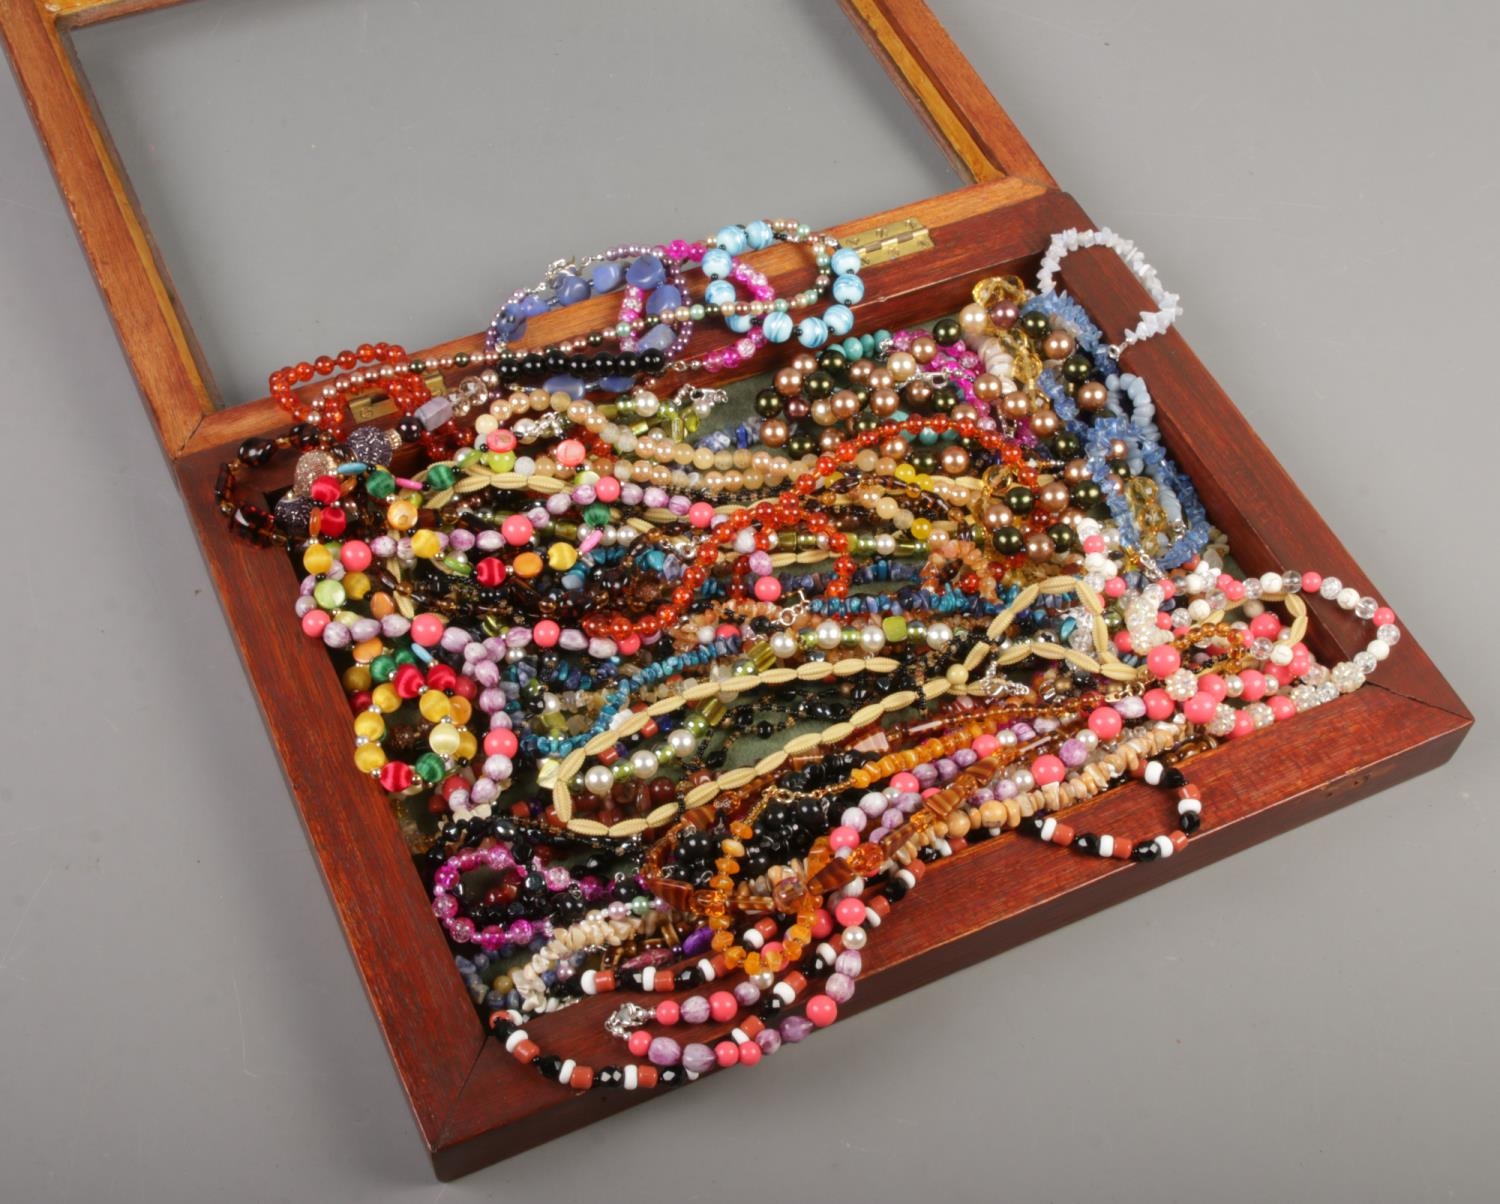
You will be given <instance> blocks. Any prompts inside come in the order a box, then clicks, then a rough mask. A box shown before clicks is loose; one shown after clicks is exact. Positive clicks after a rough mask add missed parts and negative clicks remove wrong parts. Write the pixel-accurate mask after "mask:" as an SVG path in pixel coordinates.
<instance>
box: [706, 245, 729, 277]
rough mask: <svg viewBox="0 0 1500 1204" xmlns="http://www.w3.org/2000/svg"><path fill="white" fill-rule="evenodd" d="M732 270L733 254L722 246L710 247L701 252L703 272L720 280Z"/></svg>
mask: <svg viewBox="0 0 1500 1204" xmlns="http://www.w3.org/2000/svg"><path fill="white" fill-rule="evenodd" d="M732 271H734V256H733V255H731V254H730V253H729V252H728V251H726V250H725V249H724V248H723V247H712V248H710V249H709V250H707V251H705V252H704V253H703V274H704V275H705V276H709V277H712V278H713V279H715V280H722V279H723V278H724V277H725V276H727V275H729V273H730V272H732Z"/></svg>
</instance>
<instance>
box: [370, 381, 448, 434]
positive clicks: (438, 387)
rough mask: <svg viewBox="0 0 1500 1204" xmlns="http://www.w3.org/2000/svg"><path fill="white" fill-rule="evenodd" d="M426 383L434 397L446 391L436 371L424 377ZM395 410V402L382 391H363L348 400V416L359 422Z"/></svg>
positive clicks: (380, 416)
mask: <svg viewBox="0 0 1500 1204" xmlns="http://www.w3.org/2000/svg"><path fill="white" fill-rule="evenodd" d="M426 384H427V389H428V392H430V393H431V394H432V395H433V396H434V397H436V396H437V395H438V394H439V393H443V392H446V391H447V388H448V386H447V384H446V383H445V382H444V380H443V378H442V377H441V376H440V375H438V374H437V373H436V372H434V373H431V374H430V375H429V376H428V377H427V378H426ZM395 412H396V406H395V403H394V402H392V401H391V399H390V398H389V397H387V396H386V395H385V394H384V393H364V394H361V395H360V396H359V397H354V398H351V399H350V401H349V417H351V418H352V419H354V421H355V422H356V423H360V424H363V423H366V422H374V421H375V420H376V419H377V418H384V417H385V416H386V415H387V414H394V413H395Z"/></svg>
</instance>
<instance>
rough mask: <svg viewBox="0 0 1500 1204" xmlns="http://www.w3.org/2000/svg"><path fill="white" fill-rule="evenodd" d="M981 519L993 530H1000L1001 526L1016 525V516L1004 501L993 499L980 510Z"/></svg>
mask: <svg viewBox="0 0 1500 1204" xmlns="http://www.w3.org/2000/svg"><path fill="white" fill-rule="evenodd" d="M979 521H980V522H982V523H983V524H984V525H985V526H986V527H988V528H989V529H990V530H991V531H998V530H999V529H1000V528H1001V527H1011V526H1014V525H1015V522H1016V516H1015V514H1014V512H1013V511H1012V510H1011V508H1010V507H1009V506H1007V505H1006V504H1005V503H1004V502H996V501H991V502H987V503H986V504H985V507H984V509H983V510H981V511H980V512H979Z"/></svg>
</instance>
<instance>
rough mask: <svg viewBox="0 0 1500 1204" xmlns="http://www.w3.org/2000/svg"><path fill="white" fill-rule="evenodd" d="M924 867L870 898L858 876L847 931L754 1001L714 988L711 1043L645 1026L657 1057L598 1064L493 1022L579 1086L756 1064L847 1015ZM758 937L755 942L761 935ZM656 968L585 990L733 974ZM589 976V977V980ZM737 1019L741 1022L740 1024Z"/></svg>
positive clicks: (499, 1017) (671, 1008)
mask: <svg viewBox="0 0 1500 1204" xmlns="http://www.w3.org/2000/svg"><path fill="white" fill-rule="evenodd" d="M957 847H962V843H961V842H959V844H958V846H957ZM957 847H953V846H949V845H948V844H947V842H937V843H936V844H934V846H933V853H934V855H942V849H943V848H947V850H948V852H950V853H951V852H956V851H957ZM925 870H926V866H925V865H924V864H923V863H922V861H921V860H919V859H917V858H913V859H912V860H911V862H910V863H909V864H908V865H905V866H901V867H899V868H897V869H896V870H895V871H894V872H893V873H892V874H891V875H890V880H889V882H888V883H887V884H886V885H885V887H884V888H883V890H882V891H881V892H880V893H877V894H875V895H874V896H873V897H871V898H869V899H862V898H860V893H859V892H861V891H863V890H864V889H865V884H864V882H863V881H862V880H860V879H855V880H854V881H853V882H850V883H849V884H848V885H846V886H845V887H844V888H843V891H844V892H853V893H849V894H844V895H843V897H842V898H840V899H839V900H838V902H837V904H836V905H835V911H836V912H837V911H842V916H841V919H848V920H850V921H856V920H857V922H851V923H848V924H846V925H845V927H844V929H843V931H842V932H838V933H831V934H830V935H829V937H828V939H826V940H824V941H821V942H820V943H819V944H818V946H817V947H816V949H815V951H814V955H813V958H812V961H811V963H810V964H809V966H808V967H807V970H808V974H803V973H802V972H801V971H799V970H797V969H790V970H787V971H786V972H784V973H783V974H782V975H781V977H780V978H779V979H778V980H776V981H774V982H772V983H770V984H769V989H767V990H764V991H762V990H761V988H760V987H758V986H757V987H756V988H755V989H756V991H757V993H758V997H757V998H755V999H754V1000H750V999H749V996H748V992H745V993H744V995H745V997H744V998H741V997H739V995H737V994H735V993H730V992H715V993H714V995H713V996H711V997H709V998H708V999H706V1000H703V1001H702V1002H703V1003H704V1004H705V1005H706V1006H707V1007H708V1016H707V1017H706V1018H705V1020H706V1021H711V1022H714V1023H718V1024H721V1025H728V1026H729V1027H727V1028H721V1029H720V1030H719V1033H718V1035H717V1036H716V1037H715V1038H714V1039H712V1040H711V1041H705V1042H701V1043H693V1044H690V1045H689V1046H687V1047H686V1049H684V1048H683V1047H682V1046H681V1045H680V1044H679V1043H678V1042H677V1041H676V1040H675V1039H673V1038H671V1037H664V1036H656V1037H652V1036H650V1034H649V1033H647V1032H646V1031H645V1030H642V1029H637V1030H636V1031H634V1032H631V1033H630V1034H629V1035H628V1037H626V1041H627V1047H628V1048H629V1049H630V1051H631V1053H632V1054H633V1055H634V1056H636V1057H642V1056H645V1057H646V1058H648V1061H646V1062H631V1063H626V1064H624V1065H621V1066H614V1065H610V1066H605V1067H601V1068H599V1069H598V1070H595V1069H594V1068H593V1067H591V1066H585V1065H581V1064H579V1063H578V1062H577V1061H576V1060H574V1059H571V1058H561V1057H559V1056H557V1055H555V1054H544V1053H543V1052H542V1050H541V1048H540V1047H539V1046H538V1045H537V1044H536V1042H534V1041H533V1040H531V1037H530V1035H529V1034H528V1033H527V1031H526V1030H525V1029H524V1028H523V1027H521V1025H522V1022H523V1020H524V1017H522V1016H521V1014H520V1013H519V1012H512V1011H505V1010H497V1011H495V1012H492V1013H491V1015H490V1020H489V1023H490V1029H491V1031H492V1032H493V1033H494V1034H495V1036H496V1038H497V1039H499V1040H500V1041H502V1042H503V1043H504V1045H505V1049H506V1052H507V1053H509V1054H510V1055H511V1056H512V1057H513V1058H515V1059H516V1060H517V1061H519V1062H524V1063H527V1064H530V1065H533V1066H535V1067H536V1068H537V1070H538V1072H539V1073H540V1074H541V1075H542V1076H543V1077H544V1078H547V1079H550V1080H552V1081H554V1082H560V1083H563V1084H565V1085H566V1086H568V1087H570V1088H572V1089H573V1090H575V1091H582V1090H587V1089H590V1088H595V1087H620V1088H623V1089H625V1090H627V1091H634V1090H643V1089H650V1088H655V1087H673V1086H680V1085H681V1084H683V1083H687V1082H691V1081H693V1080H694V1079H697V1078H698V1077H700V1076H701V1075H702V1074H704V1073H706V1072H707V1071H709V1070H713V1069H721V1070H722V1069H728V1068H730V1067H733V1066H753V1065H755V1064H756V1063H758V1062H759V1061H760V1060H761V1059H762V1058H763V1057H765V1056H766V1055H768V1054H772V1053H775V1052H776V1051H777V1050H779V1049H780V1048H781V1046H782V1045H783V1044H784V1043H791V1044H796V1043H798V1042H800V1041H802V1040H804V1039H805V1038H806V1037H807V1036H808V1035H809V1034H810V1033H812V1032H813V1031H814V1030H815V1029H819V1028H826V1027H827V1026H828V1025H830V1024H832V1023H833V1022H834V1021H835V1020H836V1019H837V1018H838V1012H839V1006H840V1004H841V1003H846V1002H847V1001H848V1000H849V999H850V998H852V996H853V994H854V987H855V980H856V979H857V978H858V976H859V975H860V973H861V972H862V971H863V968H864V959H863V954H862V952H861V951H862V950H863V948H864V946H865V943H866V941H867V940H868V935H869V930H870V929H873V928H876V927H878V926H879V925H880V924H881V922H882V921H883V920H884V919H885V917H886V916H888V915H889V914H890V909H891V904H892V902H893V901H894V900H899V899H901V898H903V897H905V895H907V894H908V893H909V892H910V891H911V890H913V889H914V888H915V887H916V886H917V884H918V883H919V882H920V881H921V879H922V877H923V875H924V872H925ZM841 893H842V892H841ZM751 931H752V932H755V933H756V934H757V935H759V936H761V938H762V940H763V941H764V940H765V939H767V936H768V933H769V934H770V935H774V934H775V933H776V931H777V929H776V925H775V922H774V921H769V920H765V921H760V922H758V923H757V924H756V925H754V926H753V927H752V929H751ZM751 943H752V944H753V943H754V938H753V937H752V938H751ZM654 970H655V968H654V967H646V968H645V969H644V970H639V971H624V972H620V973H615V972H598V973H596V974H595V975H594V977H593V978H592V979H591V980H590V981H589V986H588V988H585V989H586V990H589V989H590V988H591V990H590V993H601V992H602V991H607V990H615V989H621V988H624V989H635V990H647V989H655V990H673V989H675V988H676V987H679V986H683V985H686V984H688V983H696V982H698V981H702V982H711V981H715V980H716V979H718V978H719V977H722V976H723V975H724V974H725V973H726V970H725V968H724V967H723V962H722V957H714V958H706V959H702V960H701V961H700V962H698V963H696V964H695V965H693V966H690V967H688V968H687V970H685V971H679V972H677V973H675V974H670V973H669V974H666V975H661V974H660V973H659V972H654V973H648V972H647V971H654ZM809 975H811V979H812V980H815V979H817V978H819V977H822V976H826V979H825V981H824V989H823V991H821V992H818V993H816V994H813V995H809V996H807V997H806V1000H805V1002H804V1004H803V1007H802V1013H801V1014H800V1015H799V1014H791V1015H784V1016H782V1018H781V1019H780V1020H779V1021H778V1022H777V1023H776V1024H775V1025H774V1026H773V1025H770V1024H768V1021H769V1020H771V1019H773V1018H774V1017H776V1016H778V1015H781V1014H782V1013H784V1012H786V1010H787V1009H788V1008H790V1007H791V1006H793V1005H794V1004H795V1003H796V1001H797V1000H798V998H799V997H802V996H803V994H804V993H805V992H806V990H807V989H808V986H809V982H810V981H811V980H810V979H809ZM582 978H583V976H582V975H580V979H582ZM648 984H649V985H648ZM745 985H746V983H744V982H742V983H741V984H740V987H741V988H743V987H744V986H745ZM752 985H753V984H752ZM698 998H700V999H701V997H698ZM757 1005H758V1008H757V1010H758V1012H759V1014H757V1015H750V1016H746V1017H744V1018H743V1019H739V1012H740V1010H741V1009H742V1008H748V1007H756V1006H757ZM684 1006H689V1007H690V1013H689V1015H690V1016H694V1015H697V1014H698V1011H697V1008H696V1006H695V1005H694V1003H693V1000H691V999H690V1000H688V1001H685V1002H684V1004H678V1003H677V1002H676V1001H674V1000H662V1001H661V1002H660V1003H658V1004H657V1005H656V1007H655V1008H654V1009H652V1010H651V1011H650V1012H649V1013H647V1015H648V1017H649V1018H650V1019H653V1020H655V1021H657V1022H658V1023H660V1024H663V1025H664V1026H667V1027H670V1026H672V1025H675V1024H677V1023H681V1022H683V1020H684V1017H683V1012H682V1009H683V1007H684ZM642 1011H644V1009H642ZM736 1020H738V1023H734V1021H736ZM688 1022H690V1023H691V1022H692V1021H691V1020H689V1021H688ZM611 1031H612V1032H615V1033H616V1034H617V1035H620V1036H625V1031H624V1027H623V1026H622V1027H615V1028H612V1029H611Z"/></svg>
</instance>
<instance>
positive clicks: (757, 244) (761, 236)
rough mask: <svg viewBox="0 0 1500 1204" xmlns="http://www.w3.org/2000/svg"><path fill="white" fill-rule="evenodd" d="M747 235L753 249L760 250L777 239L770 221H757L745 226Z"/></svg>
mask: <svg viewBox="0 0 1500 1204" xmlns="http://www.w3.org/2000/svg"><path fill="white" fill-rule="evenodd" d="M745 237H746V238H747V239H749V241H750V248H751V250H754V251H759V250H762V249H763V248H765V247H769V246H770V245H771V244H772V243H773V242H775V241H776V231H775V230H773V229H771V226H770V224H769V223H768V222H761V221H755V222H751V223H750V224H749V225H748V226H746V227H745Z"/></svg>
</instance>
